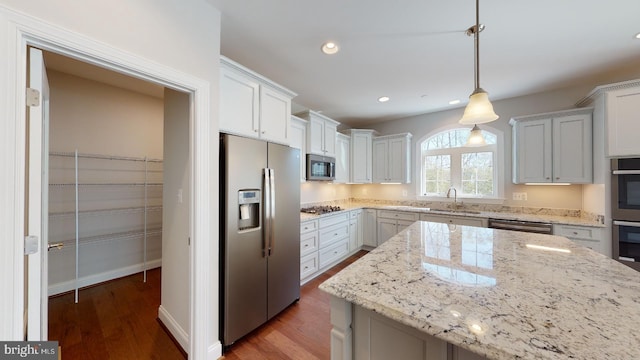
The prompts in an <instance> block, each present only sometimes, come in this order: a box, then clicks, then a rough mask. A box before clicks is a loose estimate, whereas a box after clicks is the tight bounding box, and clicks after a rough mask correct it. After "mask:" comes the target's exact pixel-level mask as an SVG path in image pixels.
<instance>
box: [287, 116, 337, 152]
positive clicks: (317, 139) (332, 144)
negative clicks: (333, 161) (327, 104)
mask: <svg viewBox="0 0 640 360" xmlns="http://www.w3.org/2000/svg"><path fill="white" fill-rule="evenodd" d="M297 115H298V116H299V117H301V118H303V119H305V120H308V121H309V127H308V128H307V152H308V153H309V154H316V155H322V156H331V157H335V156H336V134H337V129H338V125H340V123H339V122H337V121H335V120H333V119H330V118H328V117H326V116H324V115H322V114H320V113H317V112H315V111H311V110H308V111H305V112H303V113H300V114H297Z"/></svg>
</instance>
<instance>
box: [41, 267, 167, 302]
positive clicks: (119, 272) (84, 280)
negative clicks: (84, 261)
mask: <svg viewBox="0 0 640 360" xmlns="http://www.w3.org/2000/svg"><path fill="white" fill-rule="evenodd" d="M160 266H162V259H157V260H152V261H147V270H151V269H155V268H157V267H160ZM143 270H144V264H142V263H140V264H136V265H131V266H127V267H124V268H119V269H115V270H111V271H106V272H103V273H100V274H94V275H89V276H85V277H81V278H79V279H78V288H83V287H85V286H90V285H95V284H99V283H101V282H105V281H109V280H113V279H117V278H121V277H124V276H129V275H133V274H136V273H139V272H141V271H143ZM75 288H76V282H75V281H73V280H70V281H65V282H61V283H57V284H49V296H51V295H57V294H62V293H64V292H67V291H72V290H75Z"/></svg>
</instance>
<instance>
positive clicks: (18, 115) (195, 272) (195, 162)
mask: <svg viewBox="0 0 640 360" xmlns="http://www.w3.org/2000/svg"><path fill="white" fill-rule="evenodd" d="M0 26H4V29H5V31H7V33H6V35H5V36H4V37H0V48H4V49H6V50H7V52H6V53H5V56H6V64H7V65H8V66H7V67H6V71H3V70H1V69H0V80H1V81H6V83H7V85H6V89H7V90H8V91H7V92H6V94H5V95H0V97H3V98H1V99H0V105H4V106H2V107H4V110H0V112H2V115H3V116H4V118H5V119H7V120H8V122H7V123H6V124H1V125H0V127H1V128H2V129H6V130H9V131H7V132H5V134H1V133H2V131H0V137H1V138H2V139H0V140H4V141H0V151H2V153H1V154H0V166H1V167H2V168H3V169H4V170H6V172H5V174H3V175H1V176H2V177H3V179H2V182H3V183H6V184H8V185H9V186H8V188H5V189H0V199H1V200H2V204H3V206H2V207H0V216H2V217H3V218H4V220H3V221H2V222H3V223H4V224H7V225H8V226H6V227H5V229H2V230H0V239H2V238H4V239H6V240H3V241H4V242H6V244H4V243H3V246H4V248H3V251H2V253H4V255H0V264H4V265H0V270H1V271H0V283H1V284H3V286H4V287H6V288H7V287H8V288H9V294H11V296H9V297H4V299H1V298H0V305H2V306H1V307H0V308H2V309H3V314H0V320H3V321H0V323H2V324H3V325H0V334H3V335H4V336H2V337H5V338H6V339H8V338H11V339H13V340H21V339H22V337H23V330H24V329H23V323H24V319H23V314H24V307H25V304H24V276H25V274H24V253H23V243H24V241H23V239H24V236H25V229H24V218H25V209H26V204H25V201H24V195H23V194H24V191H25V184H24V180H25V164H26V158H25V155H26V154H25V129H26V125H25V124H26V104H25V103H26V101H25V97H24V96H22V94H25V92H26V71H27V47H28V46H34V47H37V48H40V49H42V50H46V51H50V52H54V53H58V54H61V55H64V56H67V57H70V58H73V59H76V60H79V61H83V62H86V63H90V64H93V65H97V66H101V67H103V68H106V69H108V70H112V71H116V72H119V73H123V74H125V75H128V76H132V77H135V78H139V79H142V80H146V81H149V82H152V83H155V84H158V85H162V86H165V87H167V88H171V89H174V90H177V91H182V92H186V93H188V94H190V99H191V108H192V113H191V116H190V120H189V132H190V135H189V147H190V152H191V154H192V156H191V174H190V175H191V176H190V177H191V179H190V182H191V189H192V190H191V193H190V197H191V207H190V212H191V216H190V218H191V220H190V235H191V247H190V258H191V267H190V279H189V281H190V294H189V298H190V320H191V321H190V329H189V349H188V352H189V356H190V358H196V359H216V358H217V357H218V356H220V355H221V352H222V348H221V344H220V341H219V340H218V339H216V337H217V336H216V334H217V331H216V330H217V323H218V316H217V313H215V312H214V309H217V304H218V298H217V293H218V281H217V278H216V277H215V276H213V275H214V274H215V273H216V272H217V267H218V260H217V256H216V255H217V251H218V250H217V246H216V245H215V242H214V241H211V239H214V238H216V237H215V236H214V234H213V233H212V225H211V221H210V220H211V219H214V216H213V215H214V214H212V208H213V206H212V205H213V199H212V198H213V195H215V194H213V193H212V191H211V189H212V188H213V187H212V186H211V181H213V180H214V177H213V176H212V171H213V170H214V169H212V166H211V163H210V159H211V157H212V156H211V154H212V151H213V150H214V147H213V146H212V142H215V140H212V139H215V138H216V137H215V136H212V130H215V128H213V127H212V125H211V123H212V121H211V119H212V115H213V114H212V111H211V102H212V99H211V84H210V83H209V82H208V81H206V80H204V79H201V78H197V77H194V76H192V75H189V74H186V73H184V72H181V71H178V70H175V69H172V68H169V67H166V66H163V65H160V64H157V63H154V62H152V61H149V60H147V59H144V58H141V57H138V56H136V55H133V54H131V53H129V52H125V51H122V50H120V49H118V48H114V47H112V46H108V45H106V44H104V43H101V42H97V41H95V40H93V39H91V38H88V37H85V36H82V35H80V34H77V33H73V32H70V31H67V30H64V29H62V28H59V27H56V26H53V25H50V24H48V23H45V22H42V21H40V20H38V19H36V18H32V17H29V16H26V15H24V14H20V13H16V12H13V11H11V10H9V9H7V8H4V7H2V8H0ZM212 66H216V64H212ZM3 75H6V79H4V78H3ZM11 84H13V85H11ZM0 86H1V85H0ZM0 108H1V107H0ZM215 118H216V117H214V119H215ZM7 120H5V121H7ZM5 200H6V202H5ZM216 218H217V216H216ZM214 226H215V224H214ZM0 228H2V227H0ZM4 260H6V262H4ZM5 270H6V271H5ZM196 289H197V291H196ZM4 320H6V321H4Z"/></svg>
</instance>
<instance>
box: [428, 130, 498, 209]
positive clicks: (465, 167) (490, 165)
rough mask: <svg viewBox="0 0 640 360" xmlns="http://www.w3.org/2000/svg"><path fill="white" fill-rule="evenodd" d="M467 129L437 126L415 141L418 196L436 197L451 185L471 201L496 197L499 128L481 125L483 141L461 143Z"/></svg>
mask: <svg viewBox="0 0 640 360" xmlns="http://www.w3.org/2000/svg"><path fill="white" fill-rule="evenodd" d="M470 132H471V129H470V128H460V127H455V128H447V129H439V130H437V131H436V132H434V133H431V134H429V135H427V136H425V138H423V139H424V140H422V141H421V142H418V152H419V154H420V156H419V161H420V164H419V166H418V167H417V168H418V169H419V171H420V174H419V179H420V182H419V185H418V186H419V187H420V188H419V189H417V190H418V191H419V194H421V195H422V196H420V198H424V199H434V198H436V200H437V198H442V197H445V196H446V193H447V190H449V188H451V187H454V188H455V189H456V191H457V196H458V198H469V199H470V201H471V202H474V200H475V202H484V201H480V200H481V199H484V200H487V199H493V200H500V195H501V188H502V186H501V185H502V181H501V176H500V173H501V172H500V171H499V166H497V165H498V164H501V163H502V160H501V159H502V150H501V149H502V147H503V145H502V132H500V131H498V130H495V129H490V130H489V129H488V127H487V126H484V127H483V129H482V135H483V137H484V139H485V142H486V145H483V146H478V147H465V146H464V144H465V143H466V141H467V138H468V137H469V133H470ZM489 202H493V201H489Z"/></svg>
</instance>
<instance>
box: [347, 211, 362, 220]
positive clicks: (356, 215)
mask: <svg viewBox="0 0 640 360" xmlns="http://www.w3.org/2000/svg"><path fill="white" fill-rule="evenodd" d="M361 213H362V210H361V209H358V210H351V211H350V212H349V216H351V218H352V219H355V218H357V217H358V215H360V214H361Z"/></svg>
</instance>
